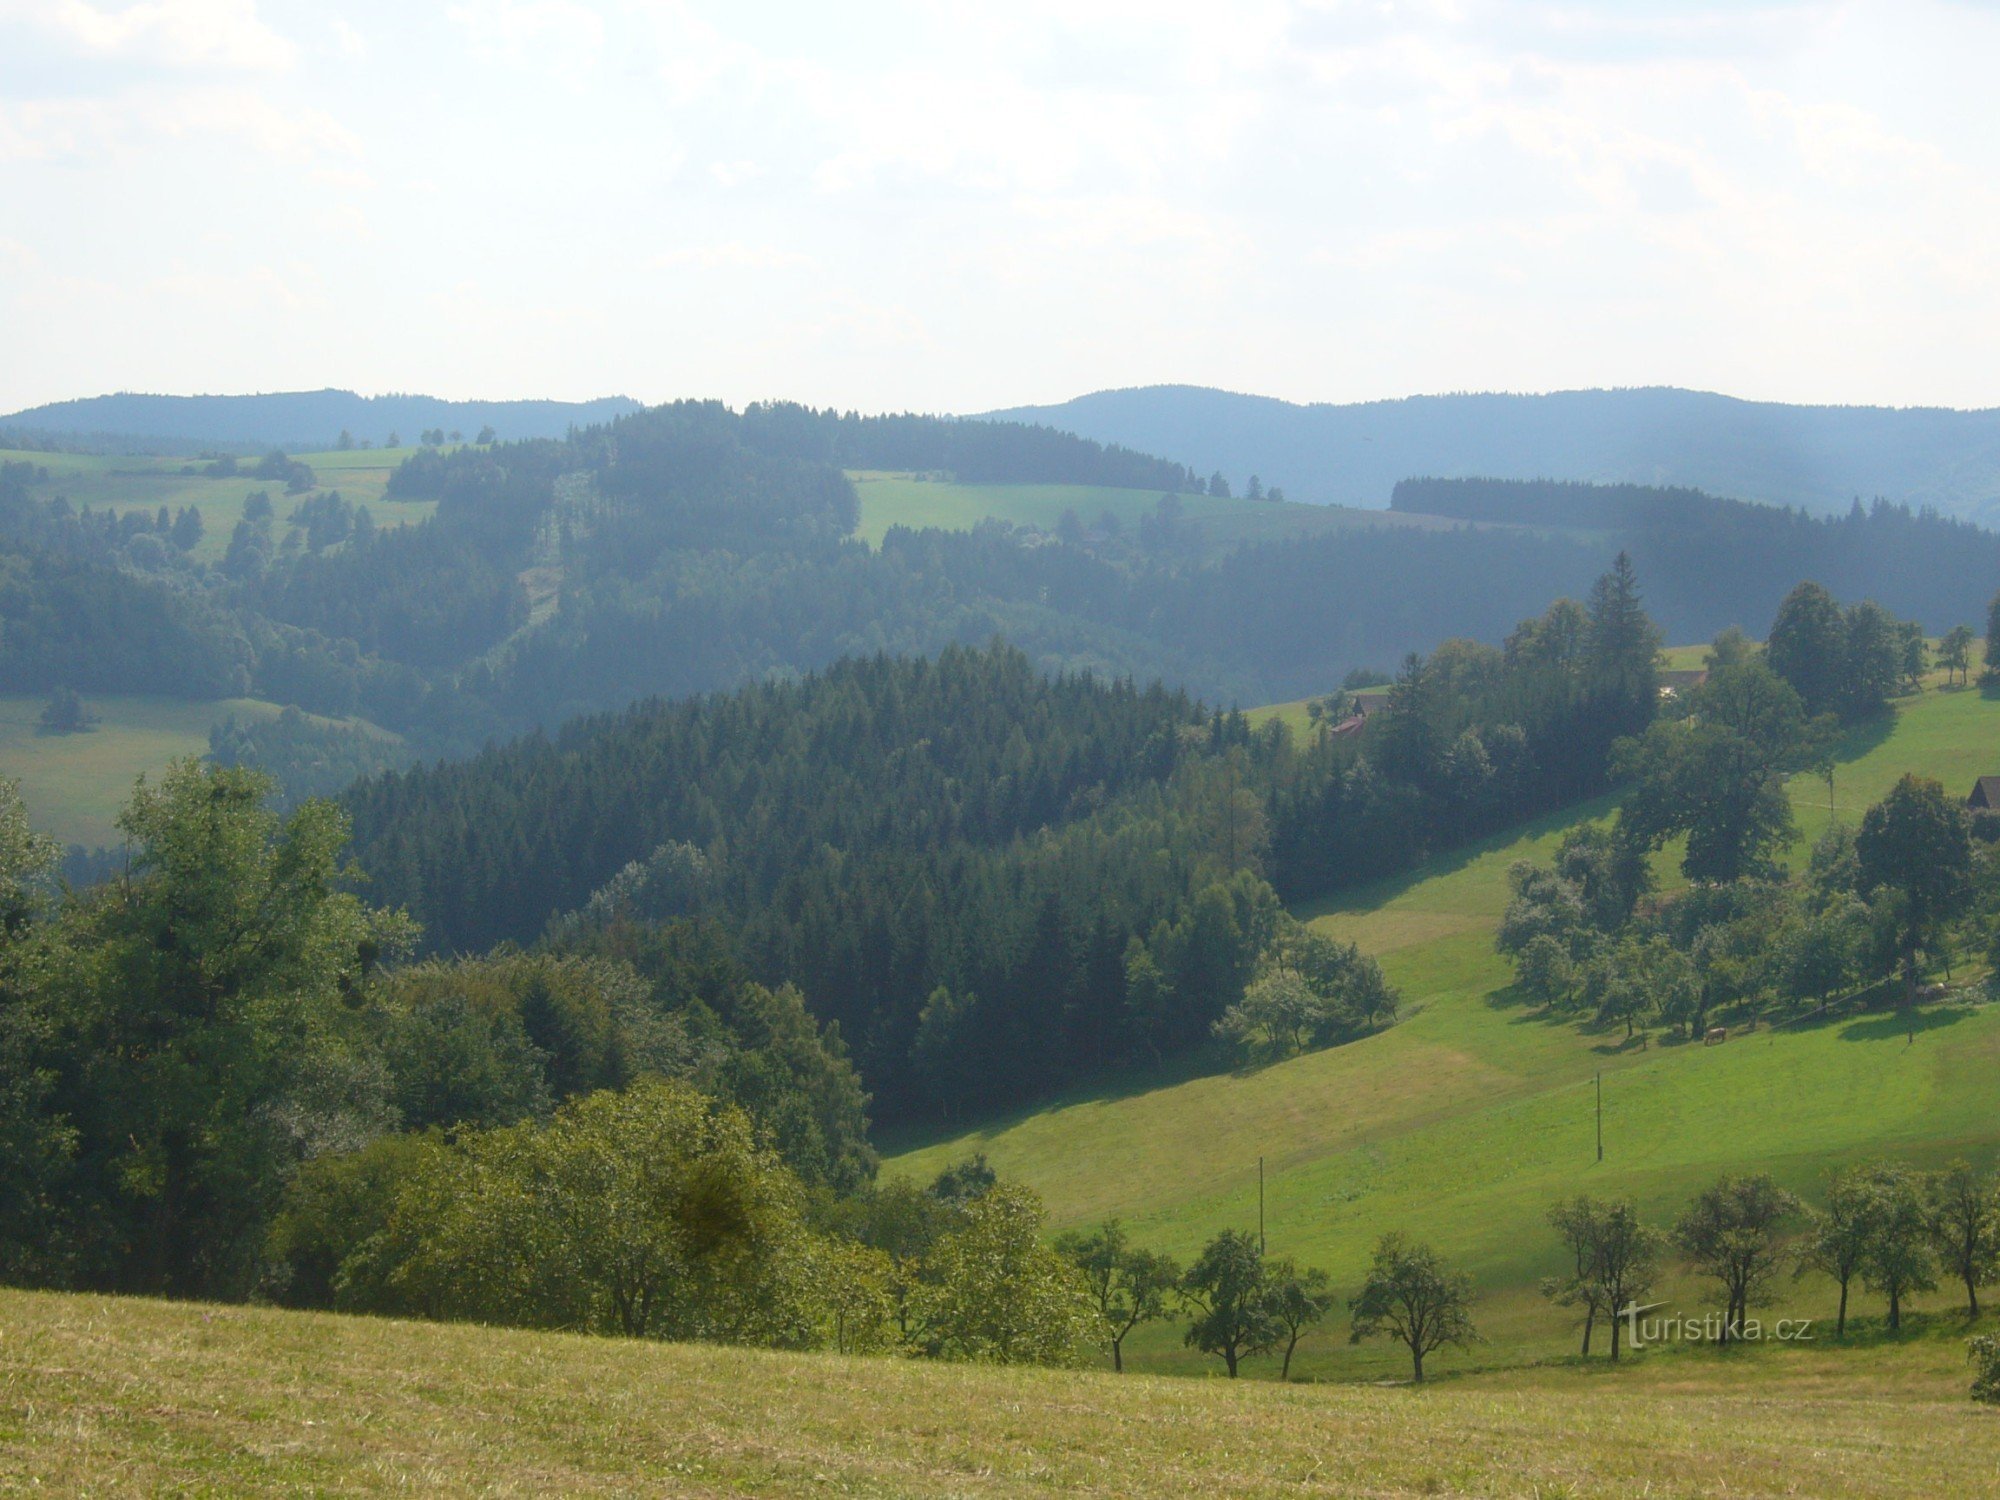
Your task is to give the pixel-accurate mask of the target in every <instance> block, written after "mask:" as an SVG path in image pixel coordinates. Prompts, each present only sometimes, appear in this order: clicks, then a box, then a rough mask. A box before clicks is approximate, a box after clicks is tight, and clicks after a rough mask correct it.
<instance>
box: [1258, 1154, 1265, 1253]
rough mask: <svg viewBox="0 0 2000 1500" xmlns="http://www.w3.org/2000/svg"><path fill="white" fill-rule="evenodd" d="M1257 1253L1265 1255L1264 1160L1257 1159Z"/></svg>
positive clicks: (1261, 1158)
mask: <svg viewBox="0 0 2000 1500" xmlns="http://www.w3.org/2000/svg"><path fill="white" fill-rule="evenodd" d="M1257 1253H1258V1254H1259V1255H1262V1254H1263V1253H1264V1158H1263V1157H1261V1156H1260V1157H1258V1158H1257Z"/></svg>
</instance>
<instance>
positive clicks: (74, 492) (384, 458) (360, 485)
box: [0, 448, 437, 562]
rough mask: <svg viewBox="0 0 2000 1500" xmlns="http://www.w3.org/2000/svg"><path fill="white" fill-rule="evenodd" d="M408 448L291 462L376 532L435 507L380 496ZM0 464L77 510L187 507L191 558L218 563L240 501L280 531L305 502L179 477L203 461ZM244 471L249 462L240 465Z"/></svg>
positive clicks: (260, 484)
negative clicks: (267, 514) (31, 476)
mask: <svg viewBox="0 0 2000 1500" xmlns="http://www.w3.org/2000/svg"><path fill="white" fill-rule="evenodd" d="M409 451H410V450H408V449H381V448H371V449H352V450H349V451H345V452H331V453H295V454H293V455H292V457H294V458H296V459H298V460H299V461H300V462H302V463H306V464H309V465H311V466H312V470H313V473H314V476H315V477H316V478H317V479H318V481H319V488H320V489H322V490H328V489H337V490H339V491H340V493H341V494H342V495H344V496H346V497H347V499H349V500H351V501H353V502H355V503H356V504H361V505H366V506H367V507H368V510H369V514H370V515H372V516H373V517H374V519H375V524H376V525H377V526H402V525H405V524H407V523H409V522H411V521H420V520H422V519H423V518H424V517H426V516H428V515H429V514H430V513H431V512H432V511H433V510H435V509H436V508H437V504H436V502H435V501H431V500H390V499H387V498H385V496H384V493H383V492H384V490H385V489H386V487H387V485H388V483H389V474H390V471H391V470H393V469H394V468H395V467H396V465H397V464H399V463H401V462H402V461H403V459H404V458H405V457H407V456H408V454H409ZM0 462H9V463H32V464H34V465H36V466H37V467H39V468H44V469H47V470H48V471H49V478H48V481H47V483H43V484H37V485H35V486H34V487H33V490H32V493H34V494H35V495H37V496H38V497H40V498H43V499H48V498H52V497H54V496H57V495H61V496H63V497H64V498H66V499H67V500H68V501H69V503H70V504H71V505H73V506H75V507H76V508H77V509H78V510H81V509H83V508H84V507H85V506H86V505H87V506H89V507H90V508H91V509H92V510H98V511H101V510H111V511H115V512H116V513H118V514H120V515H123V514H124V513H125V512H127V511H133V510H140V511H144V512H146V513H147V514H148V515H151V514H152V513H154V512H155V511H157V510H158V509H159V508H160V507H161V506H162V505H164V506H166V507H167V508H168V510H170V511H173V512H175V513H178V512H179V511H180V510H181V509H182V508H183V507H185V506H193V507H194V508H195V510H196V511H198V512H200V514H201V521H202V537H201V543H200V545H199V546H197V547H196V548H195V550H194V555H195V556H196V557H197V558H199V559H202V560H203V561H207V562H218V561H220V560H221V558H222V555H223V553H224V552H226V551H227V550H228V548H229V534H230V533H231V532H232V531H234V530H235V529H236V523H237V522H238V521H239V520H241V519H242V517H243V502H244V501H245V500H246V499H248V498H249V496H250V495H252V494H254V493H255V492H256V491H258V490H262V491H264V492H265V493H266V494H268V495H269V496H270V497H271V505H272V509H273V510H274V511H276V513H277V518H278V524H279V526H280V528H281V532H280V534H281V535H282V527H283V524H284V520H285V517H286V516H288V515H290V514H291V510H292V507H293V506H294V505H296V504H297V503H298V500H299V499H300V498H303V497H298V496H290V495H287V494H286V493H285V487H284V485H283V484H281V483H277V482H274V481H272V480H269V479H252V478H250V477H249V476H247V475H238V476H236V477H234V478H229V479H211V478H209V477H208V476H206V475H204V474H201V473H194V474H184V473H182V472H181V471H182V470H183V469H185V468H189V467H192V468H195V469H197V470H199V469H200V468H201V467H202V461H201V460H199V459H191V458H186V457H178V456H177V457H171V458H147V457H130V456H126V455H119V454H95V453H30V452H25V451H23V452H17V451H13V450H8V449H0ZM242 462H244V463H246V464H250V463H255V462H256V460H255V459H246V460H242Z"/></svg>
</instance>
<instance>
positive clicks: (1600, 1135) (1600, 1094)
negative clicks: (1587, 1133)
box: [1597, 1069, 1604, 1161]
mask: <svg viewBox="0 0 2000 1500" xmlns="http://www.w3.org/2000/svg"><path fill="white" fill-rule="evenodd" d="M1597 1159H1598V1160H1599V1161H1603V1160H1604V1073H1603V1071H1602V1070H1601V1069H1600V1070H1599V1072H1598V1074H1597Z"/></svg>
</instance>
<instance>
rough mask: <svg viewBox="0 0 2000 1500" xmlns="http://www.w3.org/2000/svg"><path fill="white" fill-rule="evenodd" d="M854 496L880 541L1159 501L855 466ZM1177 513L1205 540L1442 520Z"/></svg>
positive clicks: (1134, 513)
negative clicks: (906, 530)
mask: <svg viewBox="0 0 2000 1500" xmlns="http://www.w3.org/2000/svg"><path fill="white" fill-rule="evenodd" d="M851 477H852V478H853V480H854V488H855V491H856V493H857V494H858V495H859V496H860V499H861V524H860V525H859V526H858V527H857V528H855V533H854V534H855V535H856V536H857V537H859V538H861V539H862V540H863V541H865V542H867V543H868V544H869V545H870V546H871V547H879V546H880V545H881V544H882V538H883V536H884V535H885V534H886V533H887V532H888V530H889V528H890V527H891V526H910V527H919V528H920V527H926V526H935V527H938V528H941V529H943V530H946V531H970V530H971V529H972V528H973V527H974V526H977V525H978V524H979V523H980V522H981V521H984V520H987V519H994V520H1001V521H1007V522H1011V523H1012V524H1014V525H1016V526H1038V527H1040V528H1042V529H1043V530H1044V531H1053V530H1054V529H1055V526H1056V523H1057V522H1059V521H1060V520H1061V519H1062V517H1063V512H1065V511H1069V510H1074V511H1075V512H1076V514H1077V518H1078V519H1079V520H1081V521H1082V522H1083V523H1084V525H1086V526H1094V525H1095V524H1096V523H1097V520H1098V518H1099V517H1100V516H1102V515H1104V514H1105V513H1106V512H1107V511H1108V512H1110V513H1111V514H1112V515H1114V516H1116V517H1117V518H1118V523H1119V525H1120V526H1122V527H1124V528H1125V530H1126V531H1127V532H1131V531H1133V530H1135V529H1136V528H1137V527H1138V524H1139V518H1140V517H1141V516H1143V515H1146V514H1148V513H1150V512H1151V511H1152V509H1153V508H1154V507H1155V506H1156V505H1158V504H1159V503H1160V492H1159V491H1158V490H1124V489H1111V488H1107V487H1103V486H1096V485H1082V484H955V483H952V482H950V481H947V480H935V479H920V478H916V477H914V476H912V475H908V474H884V473H876V472H871V471H857V472H855V473H854V474H853V475H852V476H851ZM1179 499H1180V502H1181V515H1182V517H1183V519H1184V520H1185V521H1187V522H1188V523H1189V524H1190V525H1192V526H1193V527H1195V528H1196V529H1197V530H1199V531H1200V533H1201V535H1202V537H1203V539H1204V541H1206V542H1207V543H1208V544H1209V545H1211V546H1229V545H1233V544H1234V543H1237V542H1255V541H1268V540H1271V539H1273V538H1276V537H1282V536H1299V535H1317V534H1319V533H1321V532H1327V531H1343V530H1348V529H1351V528H1354V527H1371V526H1419V527H1436V526H1441V525H1446V524H1448V523H1445V522H1440V521H1437V520H1435V519H1434V518H1432V517H1428V516H1415V517H1413V516H1406V515H1402V514H1399V513H1392V512H1390V511H1378V510H1354V509H1349V508H1348V507H1345V506H1338V505H1297V504H1293V503H1291V502H1289V501H1287V502H1285V503H1283V504H1279V505H1272V504H1270V503H1269V502H1268V501H1262V500H1243V499H1232V500H1223V499H1217V498H1213V497H1211V496H1208V495H1182V496H1180V497H1179Z"/></svg>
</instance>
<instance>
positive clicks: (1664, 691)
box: [1660, 667, 1708, 698]
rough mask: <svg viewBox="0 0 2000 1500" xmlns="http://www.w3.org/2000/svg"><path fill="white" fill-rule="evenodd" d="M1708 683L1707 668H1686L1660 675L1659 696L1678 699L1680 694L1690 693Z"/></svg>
mask: <svg viewBox="0 0 2000 1500" xmlns="http://www.w3.org/2000/svg"><path fill="white" fill-rule="evenodd" d="M1706 681H1708V668H1707V667H1688V668H1685V669H1676V670H1675V671H1672V672H1662V673H1661V674H1660V696H1661V697H1662V698H1678V697H1679V696H1680V695H1681V694H1682V693H1691V692H1693V691H1694V690H1695V689H1696V688H1698V687H1700V686H1701V685H1702V684H1703V683H1704V682H1706Z"/></svg>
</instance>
